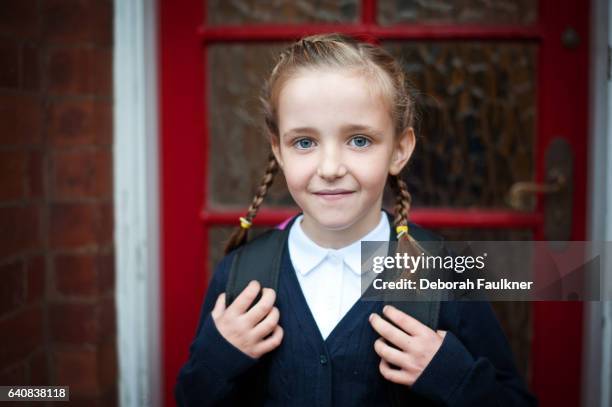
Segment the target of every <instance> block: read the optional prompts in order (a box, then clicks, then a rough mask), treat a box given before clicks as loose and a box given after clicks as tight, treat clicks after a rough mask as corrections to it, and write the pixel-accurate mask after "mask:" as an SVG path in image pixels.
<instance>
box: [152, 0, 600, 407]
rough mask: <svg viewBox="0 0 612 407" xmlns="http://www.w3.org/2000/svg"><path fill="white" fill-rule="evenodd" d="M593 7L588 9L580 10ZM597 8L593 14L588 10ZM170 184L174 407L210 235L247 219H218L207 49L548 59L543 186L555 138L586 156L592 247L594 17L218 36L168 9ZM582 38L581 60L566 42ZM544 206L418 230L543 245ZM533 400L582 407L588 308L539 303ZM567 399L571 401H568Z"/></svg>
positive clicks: (166, 156)
mask: <svg viewBox="0 0 612 407" xmlns="http://www.w3.org/2000/svg"><path fill="white" fill-rule="evenodd" d="M579 3H582V4H579ZM585 3H586V4H585ZM158 12H159V23H160V24H159V27H160V28H159V29H160V35H159V44H158V46H159V58H160V59H159V66H160V76H159V78H160V84H159V85H160V93H159V94H160V103H159V105H160V112H159V113H160V129H161V149H160V162H161V163H162V164H161V165H162V171H161V174H162V177H161V191H162V195H161V197H160V198H161V204H162V208H161V209H162V210H161V216H162V219H161V231H162V233H161V236H162V242H161V248H162V253H160V256H161V264H162V275H161V286H162V305H161V312H162V332H161V340H162V352H163V355H162V356H163V357H162V366H163V367H162V371H163V375H164V378H163V383H164V389H163V391H164V394H165V396H164V398H165V405H167V406H171V405H174V397H173V388H174V383H175V380H176V374H177V372H178V370H179V368H180V366H181V365H182V364H183V363H184V361H185V360H186V358H187V355H188V347H189V344H190V343H191V340H192V339H193V335H194V332H195V327H196V325H197V322H198V317H199V312H200V307H201V304H202V299H203V295H204V293H205V291H206V273H207V272H209V270H207V262H206V258H207V256H208V233H207V228H208V227H210V226H212V225H235V224H236V219H237V218H238V217H239V216H241V215H242V213H238V212H222V213H219V212H212V211H210V210H209V208H207V206H206V202H207V191H208V185H207V177H206V173H205V171H206V160H207V154H208V151H209V134H208V128H207V125H206V123H207V121H206V120H207V112H208V108H207V98H206V97H205V95H206V92H207V89H206V81H205V72H206V70H205V68H206V65H207V63H206V57H207V56H206V52H203V51H204V50H205V48H206V44H210V43H214V42H232V41H240V42H244V41H254V40H270V41H275V40H287V39H292V38H297V37H300V36H302V35H304V34H309V33H315V32H328V31H337V32H346V33H360V34H366V35H373V36H375V37H377V38H380V39H404V40H502V41H503V40H526V41H536V42H537V43H538V44H539V51H538V77H537V80H538V85H537V107H538V114H537V118H538V121H537V135H538V141H537V145H536V146H535V148H536V153H535V154H536V161H535V162H536V180H537V181H541V180H542V178H543V168H542V163H543V162H544V152H545V149H546V147H547V145H548V144H549V143H550V141H551V139H552V138H554V137H563V138H565V139H567V141H568V142H569V143H570V145H571V146H572V148H573V151H574V154H575V156H574V162H575V168H574V176H575V179H576V180H577V182H576V184H575V186H574V191H575V193H574V207H573V213H572V219H573V220H574V221H573V226H572V235H571V237H572V239H573V240H584V239H585V236H586V234H585V227H586V226H585V225H586V220H585V219H586V193H587V191H586V176H587V170H586V163H587V144H588V142H587V140H588V91H587V89H588V88H587V84H588V61H589V59H588V44H589V30H588V26H589V21H588V19H589V7H588V3H587V2H580V1H577V0H564V1H559V0H540V6H539V11H538V12H539V14H538V21H539V22H538V23H537V24H535V25H530V26H526V27H521V26H516V25H513V26H482V25H480V26H476V25H462V26H453V25H435V26H434V25H410V26H393V27H378V26H376V25H375V16H376V0H362V8H361V16H360V22H359V23H355V24H352V25H349V24H341V25H338V24H334V25H329V24H314V25H257V26H249V27H246V26H215V27H207V26H206V25H203V22H204V21H206V16H205V12H206V7H205V0H188V1H182V2H176V1H171V0H162V1H160V3H159V9H158ZM569 26H571V27H573V28H574V29H575V30H576V32H577V33H578V35H579V37H580V44H581V46H579V47H578V48H577V49H574V50H566V49H564V48H563V46H562V43H561V36H562V34H563V31H564V30H565V29H566V28H567V27H569ZM542 208H543V206H542V202H541V200H539V201H538V205H537V208H536V211H535V212H533V213H527V214H517V213H514V212H512V211H505V210H474V209H444V208H441V209H416V210H414V211H413V212H412V215H411V216H412V219H413V220H414V221H415V222H417V223H420V224H422V225H424V226H426V227H432V228H435V227H483V228H484V227H486V228H506V227H511V228H525V227H530V228H532V229H533V230H534V231H535V236H536V239H542V238H543V213H542ZM291 214H293V212H290V211H281V212H278V211H266V210H262V211H261V212H260V214H259V215H258V217H257V221H258V223H259V224H267V225H273V224H276V223H279V222H280V221H282V220H284V219H285V218H286V217H287V216H289V215H291ZM533 310H534V312H533V323H534V326H533V342H532V356H533V358H532V363H533V366H532V368H533V375H532V383H531V386H532V389H533V390H534V391H535V392H536V394H537V395H538V397H539V399H540V402H541V405H542V406H557V405H576V406H577V405H579V404H580V383H581V380H580V379H581V359H582V321H583V317H582V304H580V303H554V302H550V303H545V302H537V303H534V304H533ZM560 389H562V391H559V390H560Z"/></svg>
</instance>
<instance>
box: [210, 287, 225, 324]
mask: <svg viewBox="0 0 612 407" xmlns="http://www.w3.org/2000/svg"><path fill="white" fill-rule="evenodd" d="M224 311H225V293H221V294H219V297H217V302H216V303H215V307H214V308H213V310H212V312H211V314H212V317H213V319H214V320H216V319H217V318H219V317H220V316H221V314H223V312H224Z"/></svg>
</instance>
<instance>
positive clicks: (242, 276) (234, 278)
mask: <svg viewBox="0 0 612 407" xmlns="http://www.w3.org/2000/svg"><path fill="white" fill-rule="evenodd" d="M296 218H297V216H295V217H293V218H292V219H291V220H290V221H289V223H287V224H286V225H285V227H284V229H270V230H268V231H266V232H264V233H263V234H262V235H260V236H258V237H257V238H255V239H253V240H252V241H250V242H249V243H248V244H246V245H244V246H241V247H239V248H238V249H237V250H236V254H235V255H234V258H233V259H232V264H231V267H230V272H229V276H228V280H227V285H226V287H225V303H226V306H229V305H230V304H231V303H232V302H233V301H234V300H235V299H236V297H237V296H238V295H239V294H240V293H241V292H242V290H244V289H245V287H246V286H247V285H248V284H249V282H250V281H252V280H257V281H259V283H260V284H261V286H262V287H267V288H272V289H273V290H274V291H277V288H278V275H279V273H280V268H281V267H280V266H281V256H282V253H283V249H284V245H285V244H286V243H287V236H288V235H289V230H290V229H291V225H292V224H293V222H294V221H295V219H296ZM260 298H261V291H260V292H259V294H258V295H257V298H256V299H255V301H253V304H256V303H257V301H259V299H260Z"/></svg>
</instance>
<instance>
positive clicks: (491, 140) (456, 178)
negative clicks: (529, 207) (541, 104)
mask: <svg viewBox="0 0 612 407" xmlns="http://www.w3.org/2000/svg"><path fill="white" fill-rule="evenodd" d="M384 46H385V48H387V49H388V50H389V51H390V52H391V53H392V54H394V55H395V56H397V57H398V58H400V60H401V61H402V64H403V66H404V69H405V70H406V71H407V73H408V75H409V78H410V80H411V82H412V83H413V85H414V88H415V92H414V93H415V97H416V99H417V105H418V111H419V114H418V119H417V121H418V122H417V125H416V126H415V127H416V131H417V147H416V150H415V152H414V154H413V157H412V159H411V162H410V163H409V165H408V167H407V169H406V171H405V172H404V174H405V175H404V177H405V179H406V181H407V182H408V184H409V187H410V190H411V192H412V195H413V200H414V203H415V205H420V206H424V205H427V206H449V207H474V206H475V207H507V204H506V197H507V194H508V191H509V190H510V187H511V186H512V185H513V184H514V183H515V182H517V181H529V180H533V174H534V143H535V117H536V99H535V86H536V84H535V80H536V79H535V78H536V67H535V64H536V46H535V45H533V44H525V43H507V42H506V43H495V42H449V43H438V42H432V43H414V42H388V43H385V44H384Z"/></svg>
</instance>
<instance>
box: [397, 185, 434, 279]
mask: <svg viewBox="0 0 612 407" xmlns="http://www.w3.org/2000/svg"><path fill="white" fill-rule="evenodd" d="M389 185H390V186H391V189H392V190H393V192H394V193H395V207H394V212H395V219H394V220H393V224H394V226H395V230H396V233H397V252H398V253H407V254H409V255H411V256H419V255H420V254H421V253H424V252H425V250H424V249H423V247H422V246H421V245H420V244H419V242H417V241H416V240H415V239H414V238H413V237H412V236H411V235H410V233H409V228H408V218H409V213H410V207H411V206H412V195H410V192H409V191H408V185H406V182H405V181H404V180H403V179H401V178H400V176H399V175H390V176H389ZM413 276H414V274H413V273H410V272H408V271H406V270H405V271H404V272H403V273H401V275H400V278H412V277H413Z"/></svg>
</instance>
